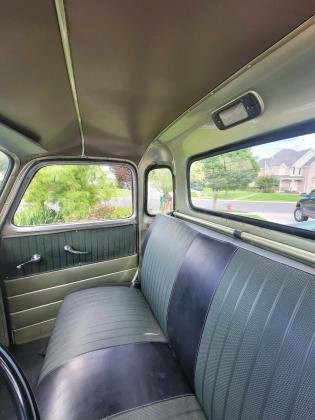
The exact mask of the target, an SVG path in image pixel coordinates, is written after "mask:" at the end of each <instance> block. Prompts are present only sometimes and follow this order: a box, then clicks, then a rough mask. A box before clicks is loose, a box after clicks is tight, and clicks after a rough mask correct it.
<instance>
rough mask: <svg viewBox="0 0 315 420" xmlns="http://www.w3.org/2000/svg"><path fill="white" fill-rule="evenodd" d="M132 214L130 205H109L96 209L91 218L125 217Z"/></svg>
mask: <svg viewBox="0 0 315 420" xmlns="http://www.w3.org/2000/svg"><path fill="white" fill-rule="evenodd" d="M131 214H132V206H131V205H130V206H124V207H114V206H110V205H105V206H102V207H100V208H98V209H96V210H95V211H94V212H93V214H92V215H91V218H95V219H97V220H99V219H126V218H127V217H130V216H131Z"/></svg>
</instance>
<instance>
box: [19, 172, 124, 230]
mask: <svg viewBox="0 0 315 420" xmlns="http://www.w3.org/2000/svg"><path fill="white" fill-rule="evenodd" d="M115 187H116V185H115V183H114V182H113V181H112V180H110V179H108V175H107V173H106V172H105V171H104V170H103V169H102V167H101V166H100V165H51V166H46V167H44V168H42V169H40V170H39V171H38V172H37V174H36V175H35V176H34V178H33V180H32V182H31V183H30V185H29V187H28V188H27V190H26V192H25V194H24V197H23V201H22V206H20V207H19V209H18V211H17V213H16V216H15V221H18V224H39V223H51V222H71V221H76V220H84V219H87V218H88V217H89V215H90V214H91V212H92V211H93V210H94V209H95V207H96V205H97V204H99V203H102V202H103V201H108V200H110V198H111V196H112V193H113V190H114V188H115ZM27 221H28V223H27ZM19 222H20V223H19Z"/></svg>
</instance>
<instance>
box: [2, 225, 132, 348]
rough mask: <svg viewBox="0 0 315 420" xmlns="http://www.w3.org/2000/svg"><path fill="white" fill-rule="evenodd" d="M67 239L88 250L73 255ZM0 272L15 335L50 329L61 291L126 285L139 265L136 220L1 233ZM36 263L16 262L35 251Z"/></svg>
mask: <svg viewBox="0 0 315 420" xmlns="http://www.w3.org/2000/svg"><path fill="white" fill-rule="evenodd" d="M65 245H71V246H72V247H73V248H74V249H77V250H82V251H88V252H89V254H87V255H72V254H68V253H66V252H65V251H64V249H63V248H64V246H65ZM0 252H1V254H0V255H1V266H0V267H1V277H2V278H4V279H5V280H4V285H5V292H6V296H7V298H6V299H7V310H8V314H9V321H10V326H11V331H12V337H13V341H14V342H15V343H22V342H27V341H31V340H34V339H37V338H41V337H43V336H46V335H48V334H49V333H50V331H51V329H52V327H53V324H54V320H55V317H56V315H57V312H58V310H59V307H60V305H61V303H62V300H63V299H64V297H65V296H66V295H67V294H68V293H70V292H72V291H75V290H79V289H83V288H87V287H93V286H104V285H130V282H131V280H132V278H133V277H134V275H135V273H136V270H137V263H138V262H137V228H136V224H135V223H134V222H133V223H130V224H124V225H116V226H107V227H101V228H93V229H91V228H89V229H81V230H78V229H76V230H74V229H72V230H69V231H63V232H56V233H51V232H43V233H36V234H32V235H28V236H25V235H23V236H12V237H10V236H9V237H5V238H3V239H2V242H1V246H0ZM35 253H39V254H40V255H41V256H42V260H41V262H40V263H36V264H29V265H26V266H25V268H24V269H23V270H17V269H16V266H17V265H18V264H20V263H22V262H24V261H27V260H29V258H30V257H31V256H32V255H33V254H35Z"/></svg>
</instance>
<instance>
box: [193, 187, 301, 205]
mask: <svg viewBox="0 0 315 420" xmlns="http://www.w3.org/2000/svg"><path fill="white" fill-rule="evenodd" d="M212 197H213V193H212V192H208V191H207V192H206V193H203V192H201V194H200V196H199V197H197V196H196V195H195V198H204V199H212ZM218 199H220V200H241V201H277V202H281V201H288V202H292V203H296V202H297V201H299V199H300V195H299V194H290V193H261V192H255V191H239V190H235V191H228V192H227V193H226V192H225V191H220V192H219V195H218Z"/></svg>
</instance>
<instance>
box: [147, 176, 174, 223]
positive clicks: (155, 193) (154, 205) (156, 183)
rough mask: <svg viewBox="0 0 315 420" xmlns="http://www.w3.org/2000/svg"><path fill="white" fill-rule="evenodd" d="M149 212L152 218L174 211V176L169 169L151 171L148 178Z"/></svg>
mask: <svg viewBox="0 0 315 420" xmlns="http://www.w3.org/2000/svg"><path fill="white" fill-rule="evenodd" d="M146 188H147V203H146V204H147V212H148V214H149V215H151V216H155V215H156V214H158V213H169V212H171V211H173V210H174V197H173V188H174V187H173V175H172V172H171V170H170V169H169V168H155V169H151V170H150V171H149V173H148V176H147V185H146Z"/></svg>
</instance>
